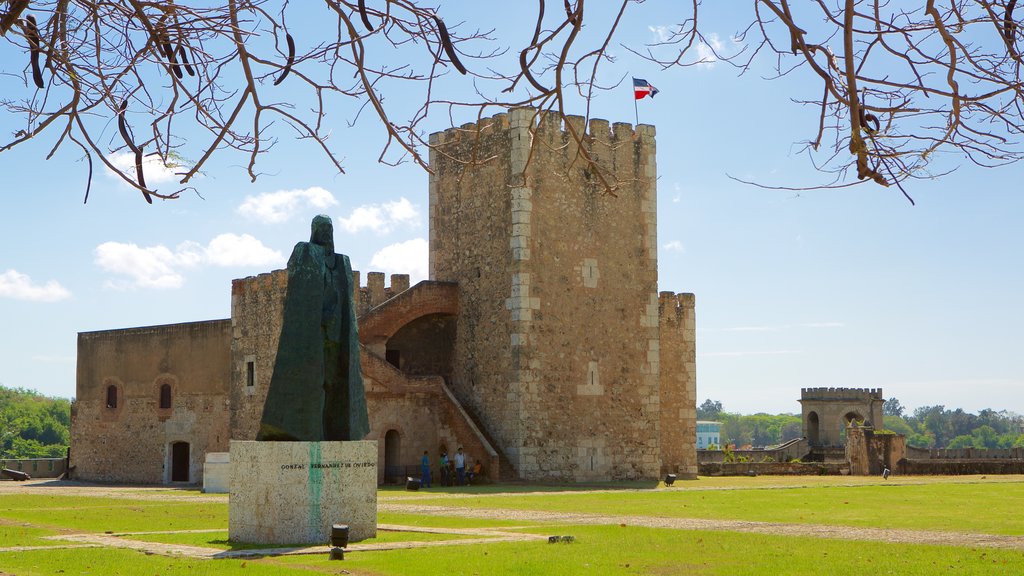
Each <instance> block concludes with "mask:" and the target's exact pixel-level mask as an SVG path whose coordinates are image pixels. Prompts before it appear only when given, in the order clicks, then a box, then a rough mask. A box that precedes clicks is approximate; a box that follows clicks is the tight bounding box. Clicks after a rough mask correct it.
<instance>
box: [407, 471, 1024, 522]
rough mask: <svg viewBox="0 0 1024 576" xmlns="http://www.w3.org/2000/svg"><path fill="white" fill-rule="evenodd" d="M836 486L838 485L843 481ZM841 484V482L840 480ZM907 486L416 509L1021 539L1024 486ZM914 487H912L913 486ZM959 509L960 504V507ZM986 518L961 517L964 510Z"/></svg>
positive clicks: (601, 495) (526, 499)
mask: <svg viewBox="0 0 1024 576" xmlns="http://www.w3.org/2000/svg"><path fill="white" fill-rule="evenodd" d="M833 478H836V479H835V480H833V482H841V480H840V478H842V477H838V478H837V477H833ZM842 480H845V478H842ZM905 480H906V481H905V482H896V481H894V482H888V483H883V482H881V481H880V480H879V479H875V478H873V479H872V482H871V483H870V484H862V485H854V486H849V485H838V486H837V485H828V484H825V483H815V484H813V485H812V486H807V487H791V488H778V487H761V486H758V485H757V484H755V485H754V486H752V487H751V488H749V489H730V490H695V489H685V488H684V489H680V490H677V489H676V488H675V487H672V488H665V487H663V486H662V487H660V488H659V489H656V490H647V491H641V492H630V493H619V492H573V493H561V494H557V495H555V494H551V495H546V494H524V495H519V496H516V497H508V496H501V495H472V496H470V495H464V496H463V497H459V498H446V497H438V498H423V499H418V500H417V501H416V502H417V503H418V504H426V505H435V506H449V507H460V508H484V509H491V508H499V509H509V510H542V511H549V512H583V513H592V514H614V515H640V516H654V517H668V518H712V519H734V520H757V521H764V522H788V523H798V524H829V525H845V526H861V527H881V528H909V529H918V530H949V531H960V532H977V533H984V534H1024V515H1021V514H1019V512H1018V511H1019V510H1020V509H1021V508H1022V507H1024V482H1019V481H1018V482H983V481H977V480H976V479H971V481H968V482H965V483H950V482H925V483H920V482H922V480H923V479H922V478H905ZM914 481H916V482H917V483H912V482H914ZM961 503H962V505H961ZM966 508H969V509H970V510H975V511H984V513H974V514H965V513H964V512H965V509H966Z"/></svg>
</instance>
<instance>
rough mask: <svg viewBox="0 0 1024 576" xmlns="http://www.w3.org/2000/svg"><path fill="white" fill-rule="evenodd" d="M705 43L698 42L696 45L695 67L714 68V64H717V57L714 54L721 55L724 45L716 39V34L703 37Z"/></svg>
mask: <svg viewBox="0 0 1024 576" xmlns="http://www.w3.org/2000/svg"><path fill="white" fill-rule="evenodd" d="M705 38H706V39H707V42H699V43H698V44H697V66H699V67H701V68H714V67H715V63H716V62H718V56H717V55H716V54H721V53H722V48H723V47H724V45H723V44H722V41H721V40H720V39H719V38H718V34H716V33H714V32H712V33H711V34H708V35H707V36H705Z"/></svg>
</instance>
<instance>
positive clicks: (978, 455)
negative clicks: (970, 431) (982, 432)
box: [907, 446, 1024, 460]
mask: <svg viewBox="0 0 1024 576" xmlns="http://www.w3.org/2000/svg"><path fill="white" fill-rule="evenodd" d="M907 458H908V459H910V460H995V459H1001V460H1024V448H992V449H988V448H941V449H935V448H916V447H914V446H907Z"/></svg>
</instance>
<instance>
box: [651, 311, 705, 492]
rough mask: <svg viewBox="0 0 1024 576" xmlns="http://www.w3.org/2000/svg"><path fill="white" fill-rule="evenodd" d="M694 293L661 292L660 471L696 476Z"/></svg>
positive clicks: (659, 313) (680, 475)
mask: <svg viewBox="0 0 1024 576" xmlns="http://www.w3.org/2000/svg"><path fill="white" fill-rule="evenodd" d="M694 304H695V301H694V295H693V294H674V293H672V292H662V293H661V294H660V295H659V298H658V316H659V318H660V327H661V350H660V354H659V357H660V359H661V366H660V381H661V473H662V474H668V473H674V474H678V475H679V477H680V478H692V477H696V475H697V444H696V440H695V439H696V437H697V428H696V426H697V410H696V401H697V350H696V322H695V319H694Z"/></svg>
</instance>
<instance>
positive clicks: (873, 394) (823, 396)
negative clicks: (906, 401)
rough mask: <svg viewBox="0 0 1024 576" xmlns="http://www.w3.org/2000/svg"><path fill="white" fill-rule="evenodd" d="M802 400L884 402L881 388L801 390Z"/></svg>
mask: <svg viewBox="0 0 1024 576" xmlns="http://www.w3.org/2000/svg"><path fill="white" fill-rule="evenodd" d="M800 399H801V400H884V399H885V398H884V397H883V396H882V389H881V388H825V387H822V388H801V389H800Z"/></svg>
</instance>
